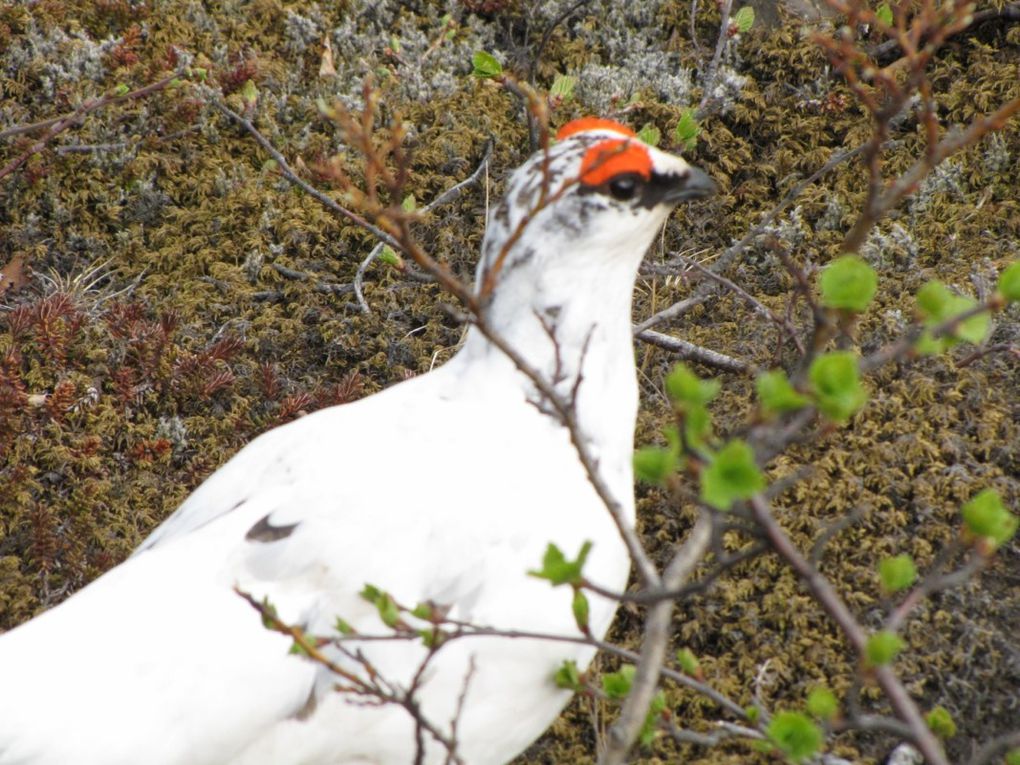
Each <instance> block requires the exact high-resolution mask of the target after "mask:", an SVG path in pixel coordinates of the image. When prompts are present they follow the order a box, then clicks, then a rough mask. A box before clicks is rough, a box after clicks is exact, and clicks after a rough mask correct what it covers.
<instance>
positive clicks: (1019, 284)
mask: <svg viewBox="0 0 1020 765" xmlns="http://www.w3.org/2000/svg"><path fill="white" fill-rule="evenodd" d="M999 294H1001V295H1002V296H1003V297H1004V298H1005V299H1006V300H1020V260H1018V261H1016V262H1014V263H1010V264H1009V265H1008V266H1006V267H1005V268H1004V269H1003V270H1002V273H1001V274H999Z"/></svg>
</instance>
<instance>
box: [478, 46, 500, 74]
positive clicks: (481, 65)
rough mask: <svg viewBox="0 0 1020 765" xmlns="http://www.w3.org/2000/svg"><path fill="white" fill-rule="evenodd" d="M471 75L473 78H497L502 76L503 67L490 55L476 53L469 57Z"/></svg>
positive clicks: (481, 51) (480, 52)
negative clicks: (471, 69) (472, 69)
mask: <svg viewBox="0 0 1020 765" xmlns="http://www.w3.org/2000/svg"><path fill="white" fill-rule="evenodd" d="M471 66H472V67H473V68H474V71H473V72H472V74H473V75H474V76H475V77H483V78H486V77H498V76H499V75H501V74H503V65H502V64H501V63H499V61H497V60H496V57H495V56H493V55H492V54H491V53H486V52H485V51H483V50H480V51H478V52H477V53H475V55H473V56H472V57H471Z"/></svg>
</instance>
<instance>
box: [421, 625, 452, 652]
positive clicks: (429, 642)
mask: <svg viewBox="0 0 1020 765" xmlns="http://www.w3.org/2000/svg"><path fill="white" fill-rule="evenodd" d="M418 637H420V638H421V642H422V645H424V646H425V647H426V648H438V647H439V646H441V645H442V644H443V641H445V640H446V633H445V632H443V631H442V630H441V629H438V628H437V627H426V628H425V629H422V630H418Z"/></svg>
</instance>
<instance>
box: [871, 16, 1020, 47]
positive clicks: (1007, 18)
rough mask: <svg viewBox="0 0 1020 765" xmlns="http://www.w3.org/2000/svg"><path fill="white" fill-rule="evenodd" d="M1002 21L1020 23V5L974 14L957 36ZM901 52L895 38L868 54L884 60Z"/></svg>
mask: <svg viewBox="0 0 1020 765" xmlns="http://www.w3.org/2000/svg"><path fill="white" fill-rule="evenodd" d="M1000 19H1001V20H1004V21H1020V3H1010V4H1009V5H1006V6H1003V7H1002V8H987V9H985V10H983V11H977V12H976V13H974V14H973V20H972V21H971V23H970V26H968V27H967V29H966V30H960V32H957V34H960V33H961V32H964V31H967V32H972V31H974V30H975V29H976V27H977V25H978V24H983V23H984V22H986V21H994V20H1000ZM899 50H902V46H901V44H900V41H899V40H898V39H896V38H893V39H891V40H886V41H885V42H883V43H879V44H878V45H875V46H874V47H872V48H870V49H868V52H867V53H868V55H869V56H870V57H871V58H873V59H882V58H885V57H887V56H889V55H891V54H893V53H896V52H897V51H899Z"/></svg>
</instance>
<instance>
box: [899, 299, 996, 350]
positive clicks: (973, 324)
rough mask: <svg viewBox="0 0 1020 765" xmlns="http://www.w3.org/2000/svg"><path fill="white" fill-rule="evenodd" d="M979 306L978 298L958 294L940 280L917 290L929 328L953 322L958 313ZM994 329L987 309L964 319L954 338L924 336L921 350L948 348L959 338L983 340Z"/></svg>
mask: <svg viewBox="0 0 1020 765" xmlns="http://www.w3.org/2000/svg"><path fill="white" fill-rule="evenodd" d="M976 305H977V301H976V300H974V298H969V297H963V296H961V295H954V294H953V293H952V292H950V291H949V288H948V287H946V285H944V284H943V283H942V282H939V281H930V282H928V283H927V284H925V285H924V286H923V287H921V289H920V290H918V292H917V308H918V311H919V312H920V314H921V316H922V317H923V318H924V323H925V325H926V326H927V327H929V328H931V327H934V326H935V325H937V324H941V323H943V322H946V321H949V320H950V319H952V318H953V317H954V316H959V315H960V314H961V313H964V312H965V311H969V310H970V309H971V308H973V307H974V306H976ZM991 328H992V317H991V316H989V315H988V313H987V312H984V313H979V314H977V315H975V316H971V317H970V318H969V319H965V320H964V321H962V322H960V323H959V324H958V325H957V326H956V328H955V329H954V331H953V333H952V338H951V339H950V338H945V339H942V341H941V342H940V341H939V340H936V339H933V338H931V337H930V336H927V337H922V339H921V341H919V347H918V351H919V352H922V353H924V352H932V351H931V349H932V348H938V349H939V350H944V349H945V348H947V347H951V346H953V345H955V344H956V341H958V340H963V341H965V342H968V343H980V342H982V341H983V340H984V339H985V338H986V337H987V336H988V333H989V332H990V331H991ZM936 352H937V351H936Z"/></svg>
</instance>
